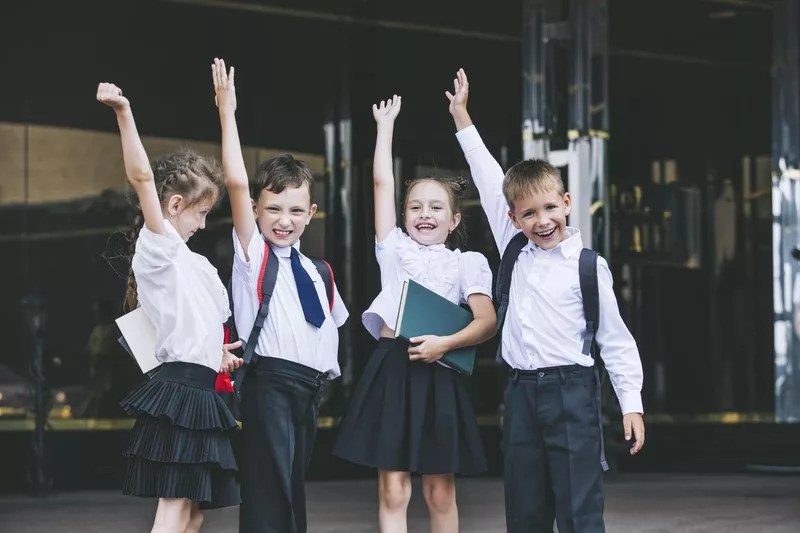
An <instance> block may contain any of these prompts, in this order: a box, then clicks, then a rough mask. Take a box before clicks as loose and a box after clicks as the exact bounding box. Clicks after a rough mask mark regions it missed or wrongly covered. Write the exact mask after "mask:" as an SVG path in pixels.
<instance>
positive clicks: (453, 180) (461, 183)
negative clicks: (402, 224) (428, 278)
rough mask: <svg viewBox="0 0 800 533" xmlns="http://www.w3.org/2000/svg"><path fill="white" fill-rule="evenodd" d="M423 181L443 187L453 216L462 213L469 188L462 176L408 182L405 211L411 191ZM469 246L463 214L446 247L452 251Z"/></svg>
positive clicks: (446, 242)
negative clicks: (462, 197)
mask: <svg viewBox="0 0 800 533" xmlns="http://www.w3.org/2000/svg"><path fill="white" fill-rule="evenodd" d="M423 181H433V182H434V183H438V184H439V185H441V186H442V187H443V188H444V190H445V192H447V198H448V199H449V200H450V209H451V210H452V211H453V216H455V215H456V214H459V213H461V196H462V194H463V193H464V191H465V190H467V187H468V186H469V180H467V179H466V178H463V177H461V176H425V177H423V178H416V179H413V180H409V181H407V182H406V198H405V200H404V201H403V211H405V204H407V203H408V195H409V194H411V189H413V188H414V187H415V186H417V185H419V184H420V183H422V182H423ZM466 245H467V226H466V225H465V224H464V215H463V213H461V221H460V222H459V224H458V226H456V229H454V230H453V231H452V233H450V234H449V235H448V236H447V240H446V241H445V246H447V247H448V248H449V249H451V250H455V249H458V248H462V247H464V246H466Z"/></svg>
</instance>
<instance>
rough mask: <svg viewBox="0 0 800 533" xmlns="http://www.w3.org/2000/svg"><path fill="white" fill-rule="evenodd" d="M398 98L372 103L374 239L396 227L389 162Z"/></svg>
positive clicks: (390, 164)
mask: <svg viewBox="0 0 800 533" xmlns="http://www.w3.org/2000/svg"><path fill="white" fill-rule="evenodd" d="M401 104H402V102H401V100H400V97H399V96H397V95H394V97H393V98H392V99H391V100H387V101H385V102H383V101H382V102H381V104H380V107H379V106H378V105H377V104H373V106H372V115H373V117H375V122H376V123H377V124H378V135H377V137H376V139H375V157H374V159H373V162H372V179H373V187H374V188H375V237H376V238H377V240H378V242H380V241H382V240H383V239H385V238H386V237H387V236H388V235H389V233H390V232H391V231H392V230H394V228H395V227H396V226H397V212H396V206H395V201H394V168H393V164H392V136H393V134H394V120H395V119H396V118H397V114H398V113H399V112H400V107H401Z"/></svg>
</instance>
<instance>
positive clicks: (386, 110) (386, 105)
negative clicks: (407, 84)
mask: <svg viewBox="0 0 800 533" xmlns="http://www.w3.org/2000/svg"><path fill="white" fill-rule="evenodd" d="M401 105H402V101H401V98H400V97H399V96H397V95H394V96H393V97H392V99H391V100H386V101H384V100H381V105H380V107H378V104H372V116H373V117H375V122H377V123H378V126H381V125H383V124H387V125H392V124H394V119H396V118H397V114H398V113H400V107H401Z"/></svg>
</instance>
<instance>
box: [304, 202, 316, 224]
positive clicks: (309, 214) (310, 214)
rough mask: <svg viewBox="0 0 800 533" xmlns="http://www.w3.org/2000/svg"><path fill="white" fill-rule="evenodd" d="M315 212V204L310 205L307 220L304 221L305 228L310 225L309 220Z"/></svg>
mask: <svg viewBox="0 0 800 533" xmlns="http://www.w3.org/2000/svg"><path fill="white" fill-rule="evenodd" d="M316 212H317V204H311V207H310V208H309V209H308V220H306V226H308V225H309V224H311V219H312V218H314V215H315V214H316Z"/></svg>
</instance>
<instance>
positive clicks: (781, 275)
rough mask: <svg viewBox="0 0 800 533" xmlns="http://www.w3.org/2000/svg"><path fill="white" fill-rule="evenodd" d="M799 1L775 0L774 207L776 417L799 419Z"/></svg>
mask: <svg viewBox="0 0 800 533" xmlns="http://www.w3.org/2000/svg"><path fill="white" fill-rule="evenodd" d="M798 23H800V0H781V1H778V2H775V4H774V22H773V29H774V31H773V49H772V50H773V51H772V53H773V67H772V128H773V130H772V170H773V174H772V176H773V178H772V212H773V232H772V234H773V269H772V272H773V287H774V295H773V309H774V318H773V322H774V333H775V337H774V339H775V340H774V343H775V344H774V357H775V419H776V421H778V422H797V421H800V261H799V259H800V254H798V253H797V252H795V254H794V255H795V256H796V257H793V251H795V250H797V249H798V247H800V231H798V224H800V35H798V32H797V25H798Z"/></svg>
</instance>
